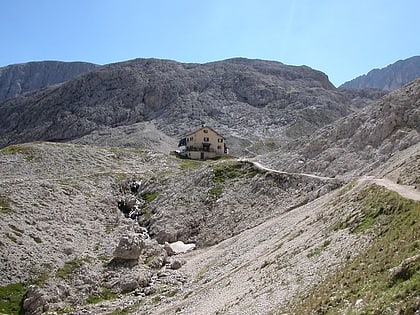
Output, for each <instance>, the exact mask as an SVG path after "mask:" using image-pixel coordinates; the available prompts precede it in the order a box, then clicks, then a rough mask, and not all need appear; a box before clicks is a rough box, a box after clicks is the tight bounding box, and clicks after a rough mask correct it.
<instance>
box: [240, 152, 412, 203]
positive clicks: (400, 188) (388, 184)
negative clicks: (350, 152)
mask: <svg viewBox="0 0 420 315" xmlns="http://www.w3.org/2000/svg"><path fill="white" fill-rule="evenodd" d="M242 161H247V162H250V163H252V164H253V165H255V167H257V168H258V169H261V170H264V171H268V172H273V173H276V174H289V175H298V176H304V177H310V178H316V179H320V180H335V178H332V177H324V176H317V175H313V174H305V173H288V172H283V171H278V170H274V169H271V168H268V167H265V166H264V165H262V164H261V163H259V162H255V161H250V160H242ZM358 181H359V182H360V183H363V182H371V183H375V184H377V185H380V186H383V187H385V188H387V189H389V190H392V191H395V192H396V193H398V194H400V195H401V196H402V197H404V198H407V199H412V200H417V201H420V192H419V191H417V190H415V189H414V188H413V187H411V186H407V185H400V184H397V183H395V182H393V181H392V180H390V179H388V178H374V177H372V176H364V177H360V178H359V179H358Z"/></svg>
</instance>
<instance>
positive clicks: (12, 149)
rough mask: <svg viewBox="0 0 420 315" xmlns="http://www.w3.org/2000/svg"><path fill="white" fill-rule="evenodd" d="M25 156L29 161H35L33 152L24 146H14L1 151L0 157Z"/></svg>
mask: <svg viewBox="0 0 420 315" xmlns="http://www.w3.org/2000/svg"><path fill="white" fill-rule="evenodd" d="M9 154H23V155H24V156H25V159H26V160H27V161H32V160H33V159H35V155H34V154H33V152H32V150H31V149H29V148H27V147H24V146H22V145H18V144H14V145H10V146H8V147H5V148H3V149H1V150H0V155H9Z"/></svg>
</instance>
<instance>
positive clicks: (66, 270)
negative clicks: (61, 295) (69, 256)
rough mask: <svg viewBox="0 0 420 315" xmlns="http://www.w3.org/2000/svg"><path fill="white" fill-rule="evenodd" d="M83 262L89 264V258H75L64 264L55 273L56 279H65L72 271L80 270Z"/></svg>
mask: <svg viewBox="0 0 420 315" xmlns="http://www.w3.org/2000/svg"><path fill="white" fill-rule="evenodd" d="M84 262H89V258H78V259H77V258H76V259H73V260H70V261H67V262H65V263H64V266H63V267H61V268H60V269H58V270H57V271H56V273H55V275H56V277H59V278H63V279H66V278H68V277H69V276H70V275H71V274H72V273H73V272H74V271H76V270H77V269H78V268H80V267H81V266H82V265H83V263H84Z"/></svg>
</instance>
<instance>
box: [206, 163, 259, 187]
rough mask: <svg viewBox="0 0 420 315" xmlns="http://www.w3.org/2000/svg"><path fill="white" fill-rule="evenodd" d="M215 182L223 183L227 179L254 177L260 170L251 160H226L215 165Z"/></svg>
mask: <svg viewBox="0 0 420 315" xmlns="http://www.w3.org/2000/svg"><path fill="white" fill-rule="evenodd" d="M213 174H214V177H213V182H215V183H223V182H225V181H226V180H227V179H234V178H252V177H254V176H255V175H257V174H258V170H257V169H256V168H254V167H253V165H252V164H251V163H249V162H241V161H225V162H223V163H218V164H217V165H215V166H214V167H213Z"/></svg>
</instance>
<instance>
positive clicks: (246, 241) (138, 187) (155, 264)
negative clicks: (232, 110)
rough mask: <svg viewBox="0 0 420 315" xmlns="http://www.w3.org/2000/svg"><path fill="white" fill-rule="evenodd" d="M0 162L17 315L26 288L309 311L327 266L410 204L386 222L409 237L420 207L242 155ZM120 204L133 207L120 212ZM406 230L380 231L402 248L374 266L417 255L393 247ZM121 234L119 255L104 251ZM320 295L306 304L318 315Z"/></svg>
mask: <svg viewBox="0 0 420 315" xmlns="http://www.w3.org/2000/svg"><path fill="white" fill-rule="evenodd" d="M416 154H417V155H418V150H417V151H414V152H413V155H412V156H411V157H412V158H415V156H416ZM407 158H408V157H407ZM0 165H1V168H0V170H1V172H2V176H1V179H0V202H1V203H0V205H1V207H0V210H1V211H0V216H1V218H2V220H1V222H0V226H1V231H2V234H3V235H2V240H1V243H0V246H1V256H0V260H1V264H0V311H1V312H4V313H8V314H17V312H18V309H19V302H20V300H21V299H22V296H23V294H24V292H25V291H26V290H27V288H28V285H30V284H32V285H33V284H35V285H36V288H38V289H36V290H38V291H36V292H38V293H37V295H36V297H37V300H36V301H38V303H39V304H40V305H42V307H46V305H48V308H49V309H50V310H51V311H57V312H60V313H63V314H65V313H67V314H83V313H89V312H90V313H92V314H110V313H113V312H114V313H123V314H143V313H144V314H203V313H206V314H219V313H220V312H223V313H226V314H238V313H243V314H256V313H261V314H267V313H270V312H272V313H277V312H282V311H283V310H285V308H290V310H291V311H289V313H292V314H294V313H293V310H295V309H296V305H297V304H299V305H300V303H302V305H300V306H299V307H301V308H302V309H303V310H304V311H303V313H311V311H308V308H307V307H308V306H307V304H305V301H306V299H309V301H311V300H310V299H311V298H312V296H313V293H312V290H315V292H317V288H318V286H319V288H323V287H324V286H325V288H326V289H322V290H320V291H319V293H320V294H321V295H320V298H322V299H324V295H323V294H324V292H325V290H331V289H328V288H329V286H330V284H328V283H329V282H328V281H331V280H330V278H329V277H330V276H331V275H334V274H341V272H345V270H346V268H348V267H347V266H350V267H349V268H351V266H353V265H352V263H353V261H355V262H357V261H358V259H365V258H363V257H362V256H361V255H363V253H366V252H367V250H369V251H371V250H370V248H372V246H373V248H375V246H382V247H383V246H384V245H383V243H378V244H377V243H375V242H377V240H378V238H377V237H375V235H382V234H381V232H380V231H382V229H385V230H387V226H388V224H391V223H389V222H390V221H389V220H390V219H391V218H393V216H394V214H395V216H398V218H400V214H403V215H404V213H409V217H408V219H407V220H408V221H407V222H406V221H400V219H398V220H399V221H398V223H396V224H398V226H399V229H395V228H389V229H388V230H389V231H396V230H400V229H402V230H404V231H407V233H406V234H407V235H410V237H411V238H413V237H414V239H416V238H417V240H418V236H416V234H415V233H418V231H420V229H419V228H420V227H419V226H418V225H419V220H418V211H419V209H420V204H419V202H418V201H417V203H416V202H415V201H403V199H402V197H395V196H394V195H392V196H391V198H390V199H387V198H388V197H385V196H387V194H388V193H387V191H386V189H384V188H380V187H379V186H377V185H375V183H380V184H381V185H385V187H387V188H388V189H391V190H394V189H395V190H397V191H400V190H401V191H403V192H410V195H407V196H409V197H410V198H411V196H415V198H414V199H417V200H419V199H420V193H419V192H418V191H417V192H416V191H415V190H414V189H413V188H412V187H407V186H402V185H398V184H397V183H395V182H393V183H392V184H388V181H383V180H382V179H373V178H371V179H365V178H361V179H360V181H353V182H350V183H349V184H347V185H346V186H344V187H343V188H342V189H338V190H337V189H336V190H334V188H336V187H337V184H340V182H339V181H337V180H334V179H329V178H318V177H313V176H307V175H304V174H288V173H283V172H280V173H278V172H276V171H270V170H264V169H263V168H261V167H259V166H257V165H253V164H252V163H250V162H247V161H240V160H221V161H217V162H212V161H206V162H197V161H189V160H180V159H177V158H175V157H171V156H167V155H163V154H159V153H154V152H147V151H139V150H136V149H116V148H100V147H94V146H83V145H74V144H56V143H33V144H24V145H15V146H10V147H7V148H4V149H2V150H0ZM409 166H410V165H409V164H402V165H399V166H398V168H395V167H394V166H393V163H391V162H387V163H385V164H384V167H389V168H392V169H393V170H394V171H396V170H397V169H398V172H399V173H405V172H407V171H408V172H411V171H412V169H410V168H407V167H409ZM418 170H419V168H418V167H417V168H414V175H415V176H418V175H419V174H418ZM331 185H332V186H331ZM332 189H333V190H332ZM404 195H406V194H405V193H404ZM395 198H397V199H395ZM398 198H399V199H398ZM121 200H126V201H127V204H128V202H129V201H130V200H136V202H135V203H133V204H135V205H137V206H136V207H133V208H132V209H130V214H128V212H126V215H124V213H123V212H122V211H121V210H122V209H121V208H120V209H118V202H119V201H121ZM404 200H405V199H404ZM413 202H414V203H413ZM366 205H369V207H368V208H367V206H366ZM395 205H398V207H400V208H395ZM413 207H414V208H413ZM136 209H137V210H136ZM369 209H371V210H369ZM375 209H376V210H375ZM377 209H387V210H384V211H385V212H383V213H382V212H379V213H376V211H377ZM370 211H373V212H372V213H371V212H370ZM378 211H379V210H378ZM389 226H391V227H392V225H389ZM149 233H150V236H151V237H152V238H151V239H150V238H149V237H148V235H149ZM378 233H379V234H378ZM413 233H414V234H413ZM406 234H404V235H400V236H395V235H393V236H392V240H393V242H394V243H395V244H400V245H398V246H399V248H400V255H389V251H388V249H387V250H386V251H385V252H384V253H385V254H386V255H387V256H392V257H393V259H392V261H389V262H387V263H386V265H385V267H386V268H385V269H384V268H382V273H383V274H385V275H386V274H387V273H388V269H389V268H393V267H397V266H398V265H399V264H400V263H401V262H403V261H404V260H406V259H409V258H411V257H414V255H415V254H416V252H417V250H416V249H415V246H414V247H407V248H405V247H404V250H402V248H403V247H401V244H407V245H409V244H412V243H411V241H410V240H409V239H407V238H406V237H407V235H406ZM124 240H126V241H124ZM156 240H159V241H160V242H162V243H163V242H164V241H165V240H167V241H169V242H173V241H175V240H178V241H179V240H183V241H184V242H194V243H196V244H197V245H198V249H196V250H195V251H192V252H189V253H186V254H180V255H175V256H168V252H167V251H166V250H164V249H163V247H162V246H161V245H158V243H157V242H156ZM127 241H128V243H127ZM121 242H123V243H122V244H125V246H127V247H126V248H127V249H126V251H127V252H126V254H130V255H131V256H129V257H131V258H124V259H126V260H121V259H122V258H119V259H120V260H118V259H116V258H115V257H116V253H117V251H116V249H117V248H119V247H120V245H119V244H121ZM394 243H392V244H391V243H389V244H390V246H391V245H392V246H391V249H390V250H392V248H394V247H395V244H394ZM136 244H137V245H136ZM375 244H376V245H375ZM136 246H138V247H136ZM135 248H138V250H139V251H138V252H137V255H138V256H137V255H135V253H134V252H133V250H134V249H135ZM119 252H120V254H119V255H121V249H120V250H119ZM132 255H134V257H137V258H134V259H133V256H132ZM117 257H121V256H117ZM379 257H381V258H380V259H381V260H379ZM375 258H376V260H375V261H374V262H375V263H372V261H369V260H366V265H369V266H370V267H372V266H378V269H380V268H381V267H380V266H381V265H382V264H383V261H382V259H383V260H385V258H384V257H382V256H378V255H376V256H375ZM366 259H368V258H366ZM369 259H370V258H369ZM416 266H418V262H414V265H412V266H411V265H410V266H409V268H410V269H409V270H412V268H417V267H416ZM375 268H376V267H375ZM414 270H415V269H414ZM410 272H411V271H410ZM376 274H377V273H372V274H366V276H365V278H363V279H364V280H366V281H369V279H370V278H369V277H370V276H371V275H376ZM355 279H356V278H355ZM404 279H406V280H404V281H408V282H404V283H405V287H407V288H412V285H413V284H414V285H415V283H416V282H415V279H414V278H412V276H411V273H410V274H409V276H407V277H405V278H404ZM324 281H327V282H324ZM337 281H338V280H337ZM399 283H400V282H399V281H397V282H396V285H399ZM351 285H353V282H352V284H351ZM354 285H359V283H358V282H355V284H354ZM351 288H353V287H350V289H351ZM395 288H397V287H395ZM381 290H382V289H381ZM404 290H405V289H404ZM407 290H411V289H407ZM349 292H354V291H349ZM381 292H382V291H381ZM407 292H408V293H407V294H408V295H407V297H409V299H406V300H405V301H404V302H403V303H397V304H392V303H394V302H398V301H400V300H399V297H398V296H392V297H391V298H389V297H388V298H387V302H384V303H382V304H381V305H380V307H381V308H380V309H385V308H387V307H391V308H392V309H395V310H397V309H404V308H407V307H416V306H415V304H413V303H415V295H413V293H410V292H411V291H407ZM344 293H345V292H343V294H344ZM337 294H338V293H337ZM345 294H349V293H345ZM413 296H414V298H413ZM360 298H362V299H363V300H364V303H365V304H364V305H365V306H366V307H370V306H371V305H372V303H373V305H376V304H374V303H375V299H373V300H371V299H370V298H369V297H368V296H367V295H364V294H362V293H359V294H354V295H347V296H346V299H347V300H348V301H349V302H348V304H344V305H343V304H340V303H338V304H337V305H336V307H337V309H341V310H342V309H343V307H347V308H349V307H350V308H355V307H356V306H357V307H358V308H360V305H359V304H360V303H359V304H357V303H356V302H357V300H358V299H360ZM343 300H344V299H343ZM372 301H373V302H372ZM324 303H325V304H309V305H315V306H314V307H315V308H314V312H317V310H318V309H317V308H316V307H320V308H321V309H322V308H323V307H324V306H325V305H327V303H328V301H327V302H324ZM355 305H356V306H355ZM361 309H363V308H361ZM299 313H301V312H298V314H299ZM408 314H410V313H408Z"/></svg>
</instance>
